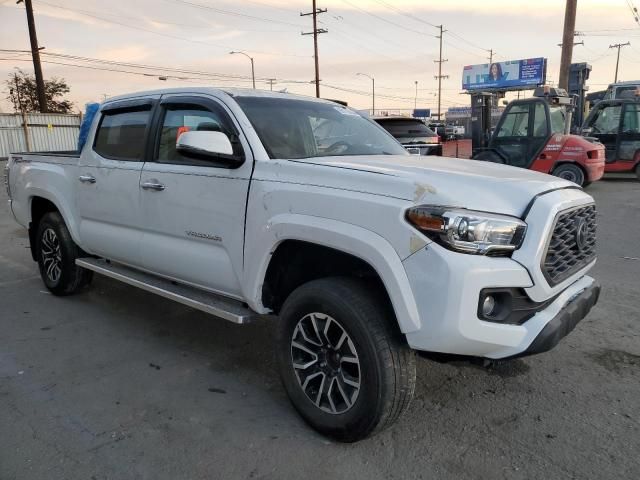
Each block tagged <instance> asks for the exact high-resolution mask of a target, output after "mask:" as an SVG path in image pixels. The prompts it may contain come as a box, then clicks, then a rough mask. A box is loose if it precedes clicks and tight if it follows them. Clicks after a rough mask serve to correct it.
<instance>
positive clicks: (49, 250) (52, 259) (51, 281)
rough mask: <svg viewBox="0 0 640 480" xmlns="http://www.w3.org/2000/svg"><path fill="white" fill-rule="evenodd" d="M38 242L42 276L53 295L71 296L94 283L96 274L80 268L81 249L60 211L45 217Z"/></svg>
mask: <svg viewBox="0 0 640 480" xmlns="http://www.w3.org/2000/svg"><path fill="white" fill-rule="evenodd" d="M36 242H37V243H36V258H37V260H38V267H39V268H40V276H41V277H42V281H43V282H44V284H45V286H46V287H47V288H48V289H49V291H51V293H53V294H54V295H71V294H72V293H75V292H77V291H78V290H80V289H81V288H82V287H83V286H85V285H87V284H88V283H90V282H91V278H92V274H93V272H92V271H90V270H85V269H84V268H80V267H78V266H77V265H76V258H78V256H79V255H80V249H79V248H78V246H77V245H76V244H75V243H74V241H73V239H72V238H71V234H69V230H68V229H67V226H66V225H65V223H64V220H63V218H62V215H60V214H59V213H58V212H50V213H47V214H46V215H44V216H43V217H42V219H41V220H40V223H39V224H38V233H37V236H36Z"/></svg>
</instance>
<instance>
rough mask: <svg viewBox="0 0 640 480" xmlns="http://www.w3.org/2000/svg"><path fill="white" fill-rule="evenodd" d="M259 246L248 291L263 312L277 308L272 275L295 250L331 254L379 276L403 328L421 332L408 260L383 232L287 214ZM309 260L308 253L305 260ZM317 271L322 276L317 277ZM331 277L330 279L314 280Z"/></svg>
mask: <svg viewBox="0 0 640 480" xmlns="http://www.w3.org/2000/svg"><path fill="white" fill-rule="evenodd" d="M253 242H255V245H256V248H254V249H252V250H249V251H250V252H251V253H249V254H248V255H247V256H246V257H245V267H246V268H245V275H246V277H245V278H246V280H247V281H246V284H247V287H246V288H247V289H248V292H247V295H245V297H246V298H247V299H248V301H249V303H250V305H251V306H252V307H253V308H254V309H256V310H257V311H262V312H267V311H273V310H274V308H273V307H272V306H269V298H268V294H269V288H272V286H271V285H272V284H270V283H269V282H270V281H272V279H273V277H272V276H270V275H273V273H271V272H274V271H277V270H278V268H280V267H279V265H278V263H274V262H283V261H288V258H287V255H286V254H287V253H288V251H290V250H291V249H292V248H293V249H294V250H296V249H303V250H304V252H305V254H308V253H309V252H311V251H315V252H323V255H327V254H328V253H329V252H331V254H330V255H332V257H331V258H333V259H336V258H341V259H344V260H345V262H346V263H347V266H353V267H354V268H355V269H356V271H357V270H358V269H361V270H360V271H361V273H364V274H365V276H366V275H372V274H375V276H376V277H377V279H378V280H379V282H380V284H381V285H382V286H383V287H384V290H385V291H386V294H387V295H388V297H389V300H390V302H391V305H392V306H393V310H394V312H395V315H396V319H397V321H398V324H399V327H400V330H401V331H402V332H403V333H408V332H412V331H415V330H418V329H419V328H420V317H419V314H418V307H417V304H416V302H415V299H414V298H413V293H412V290H411V286H410V283H409V279H408V277H407V274H406V271H405V269H404V266H403V265H402V261H401V259H400V257H399V256H398V254H397V252H396V251H395V249H394V248H393V247H392V246H391V244H389V243H388V242H387V241H386V240H385V239H384V238H382V237H381V236H379V235H378V234H376V233H374V232H371V231H369V230H366V229H364V228H362V227H359V226H356V225H352V224H347V223H344V222H340V221H336V220H330V219H321V218H317V217H309V216H305V215H297V214H287V215H282V216H279V217H276V218H274V219H272V221H271V222H269V225H268V228H267V229H266V230H265V231H263V236H260V235H259V236H258V238H254V239H253ZM307 258H308V257H307ZM304 259H305V255H304V254H303V255H302V261H304ZM298 261H300V260H298ZM341 270H342V272H344V266H341V268H338V269H336V271H337V272H338V273H340V271H341ZM326 272H327V273H328V274H331V269H330V268H327V269H326ZM314 273H317V272H312V275H313V274H314ZM351 273H353V272H351ZM334 275H335V273H334ZM325 276H328V275H323V276H321V277H314V278H323V277H325ZM311 279H312V278H309V280H311ZM292 283H296V282H292ZM285 290H287V289H285ZM265 292H266V293H267V295H265ZM265 302H266V303H265ZM275 310H276V311H277V304H276V305H275Z"/></svg>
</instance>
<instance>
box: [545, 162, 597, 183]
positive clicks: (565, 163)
mask: <svg viewBox="0 0 640 480" xmlns="http://www.w3.org/2000/svg"><path fill="white" fill-rule="evenodd" d="M562 165H575V166H576V167H578V168H579V169H580V170H581V171H582V174H583V175H584V181H585V182H587V181H588V180H589V174H588V172H587V169H586V168H585V167H584V165H582V164H581V163H580V162H578V161H576V160H569V159H567V158H562V159H558V160H557V161H556V163H554V164H553V168H551V172H550V174H551V175H554V172H555V171H556V170H557V169H558V168H559V167H561V166H562Z"/></svg>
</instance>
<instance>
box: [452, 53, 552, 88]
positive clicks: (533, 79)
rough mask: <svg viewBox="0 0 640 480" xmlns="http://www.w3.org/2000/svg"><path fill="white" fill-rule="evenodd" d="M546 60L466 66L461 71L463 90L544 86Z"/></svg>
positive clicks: (511, 61)
mask: <svg viewBox="0 0 640 480" xmlns="http://www.w3.org/2000/svg"><path fill="white" fill-rule="evenodd" d="M546 76H547V59H546V58H528V59H526V60H510V61H508V62H494V63H492V64H488V63H485V64H483V65H467V66H466V67H464V69H463V70H462V89H463V90H522V89H526V88H532V87H535V86H536V85H542V84H544V82H545V80H546Z"/></svg>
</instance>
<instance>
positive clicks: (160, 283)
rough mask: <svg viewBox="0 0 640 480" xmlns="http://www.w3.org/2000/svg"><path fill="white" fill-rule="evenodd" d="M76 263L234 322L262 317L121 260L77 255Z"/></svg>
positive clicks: (231, 302) (219, 297) (225, 299)
mask: <svg viewBox="0 0 640 480" xmlns="http://www.w3.org/2000/svg"><path fill="white" fill-rule="evenodd" d="M76 265H78V266H79V267H82V268H86V269H87V270H93V271H94V272H96V273H99V274H100V275H105V276H107V277H111V278H113V279H115V280H119V281H121V282H124V283H127V284H129V285H132V286H134V287H138V288H141V289H142V290H146V291H147V292H151V293H155V294H156V295H160V296H161V297H164V298H168V299H169V300H174V301H176V302H178V303H182V304H184V305H187V306H189V307H192V308H196V309H198V310H202V311H203V312H206V313H210V314H211V315H215V316H216V317H220V318H223V319H225V320H229V321H230V322H233V323H239V324H243V323H249V322H251V321H253V320H256V319H257V318H259V317H260V316H261V315H260V314H258V313H256V312H254V311H253V310H251V309H250V308H248V307H246V306H244V305H243V304H242V303H241V302H239V301H237V300H234V299H230V298H226V297H223V296H221V295H216V294H215V293H210V292H206V291H203V290H200V289H197V288H195V287H190V286H188V285H181V284H176V283H174V282H172V281H171V280H166V279H164V278H161V277H157V276H155V275H151V274H149V273H145V272H141V271H139V270H135V269H133V268H130V267H127V266H124V265H121V264H118V263H112V262H108V261H106V260H103V259H97V258H78V259H77V260H76Z"/></svg>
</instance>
